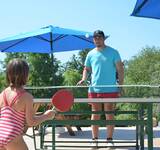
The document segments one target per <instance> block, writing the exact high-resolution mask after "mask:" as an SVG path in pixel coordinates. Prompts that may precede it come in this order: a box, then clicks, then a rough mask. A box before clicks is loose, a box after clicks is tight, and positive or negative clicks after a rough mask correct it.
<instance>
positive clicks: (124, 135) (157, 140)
mask: <svg viewBox="0 0 160 150" xmlns="http://www.w3.org/2000/svg"><path fill="white" fill-rule="evenodd" d="M73 129H74V131H75V134H76V135H75V136H70V135H69V134H68V132H67V131H66V129H65V128H63V127H61V128H57V130H56V131H57V133H56V140H57V141H73V140H74V141H88V143H85V144H84V143H83V145H86V144H87V145H89V144H90V139H91V128H90V127H83V128H82V131H77V130H76V129H75V128H73ZM46 132H47V134H46V137H45V138H46V139H47V140H51V134H50V133H51V129H50V128H48V129H47V131H46ZM59 132H61V133H59ZM27 133H28V134H30V135H31V134H32V130H31V129H29V130H28V132H27ZM37 133H38V132H37ZM99 135H100V138H99V141H101V142H102V141H105V138H106V130H105V128H104V127H102V128H100V134H99ZM24 139H25V141H26V143H27V145H28V147H29V150H34V144H33V139H31V138H30V137H27V136H24ZM114 140H115V141H120V140H131V141H132V140H133V141H134V140H135V127H127V128H126V127H116V128H115V133H114ZM36 144H37V147H39V144H40V142H39V136H36ZM78 144H79V143H78ZM104 144H106V143H100V144H99V146H104ZM65 145H67V144H65ZM70 145H73V146H74V145H75V143H70ZM76 145H77V143H76ZM80 145H82V143H81V144H80ZM115 145H116V143H115ZM119 145H120V144H119ZM62 149H63V150H72V149H73V150H75V149H76V150H80V149H79V148H75V147H73V148H57V150H62ZM89 149H91V148H83V150H89ZM134 149H135V148H121V149H120V148H116V149H115V150H134ZM81 150H82V148H81ZM99 150H106V148H99ZM145 150H147V136H146V137H145ZM154 150H160V127H156V128H154Z"/></svg>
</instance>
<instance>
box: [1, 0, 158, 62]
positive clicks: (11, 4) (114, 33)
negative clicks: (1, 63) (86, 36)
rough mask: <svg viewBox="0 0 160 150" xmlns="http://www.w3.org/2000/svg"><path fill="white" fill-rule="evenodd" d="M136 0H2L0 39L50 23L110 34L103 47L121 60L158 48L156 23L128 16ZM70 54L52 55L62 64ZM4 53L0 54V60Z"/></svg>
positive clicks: (155, 21)
mask: <svg viewBox="0 0 160 150" xmlns="http://www.w3.org/2000/svg"><path fill="white" fill-rule="evenodd" d="M135 3H136V0H25V1H24V0H14V1H11V0H3V1H1V5H0V20H1V23H0V38H4V37H7V36H10V35H14V34H18V33H21V32H26V31H32V30H35V29H38V28H41V27H44V26H48V25H50V24H52V25H54V26H60V27H64V28H72V29H77V30H84V31H90V32H93V31H94V30H96V29H101V30H103V31H104V32H105V34H107V35H110V37H109V38H108V39H107V40H106V44H107V45H110V46H112V47H114V48H116V49H117V50H118V51H119V52H120V54H121V57H122V59H123V60H124V59H130V58H132V56H135V55H136V54H137V53H138V52H139V51H140V50H141V49H142V47H145V46H160V39H159V36H160V28H159V25H160V20H156V19H146V18H137V17H132V16H130V14H131V12H132V11H133V9H134V6H135ZM73 53H75V54H76V53H77V51H72V52H65V56H66V57H64V52H61V53H56V54H55V56H56V57H57V58H58V59H60V60H61V61H62V62H65V61H67V60H69V59H70V57H71V55H72V54H73ZM4 55H5V54H4V53H3V54H2V53H0V56H1V60H2V59H3V58H4Z"/></svg>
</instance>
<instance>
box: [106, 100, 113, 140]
mask: <svg viewBox="0 0 160 150" xmlns="http://www.w3.org/2000/svg"><path fill="white" fill-rule="evenodd" d="M114 109H115V104H112V103H105V104H104V110H105V111H113V110H114ZM113 119H114V115H113V114H106V120H113ZM107 128H108V135H107V139H112V137H113V132H114V125H108V126H107Z"/></svg>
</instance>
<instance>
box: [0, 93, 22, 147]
mask: <svg viewBox="0 0 160 150" xmlns="http://www.w3.org/2000/svg"><path fill="white" fill-rule="evenodd" d="M24 92H25V91H22V92H19V93H17V95H16V96H15V97H14V98H13V99H12V101H11V103H10V104H9V103H8V102H7V98H6V94H5V90H4V91H3V100H4V106H3V107H2V108H1V109H0V148H3V147H4V146H5V145H7V144H8V143H9V142H10V141H12V140H13V139H14V138H15V137H17V136H18V135H21V134H22V133H23V129H24V124H25V112H21V111H16V110H14V109H13V108H12V106H13V104H14V103H15V102H16V101H17V99H18V98H19V97H20V96H21V95H22V94H24Z"/></svg>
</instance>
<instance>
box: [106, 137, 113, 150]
mask: <svg viewBox="0 0 160 150" xmlns="http://www.w3.org/2000/svg"><path fill="white" fill-rule="evenodd" d="M113 148H114V143H113V139H112V138H107V149H113Z"/></svg>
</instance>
